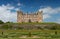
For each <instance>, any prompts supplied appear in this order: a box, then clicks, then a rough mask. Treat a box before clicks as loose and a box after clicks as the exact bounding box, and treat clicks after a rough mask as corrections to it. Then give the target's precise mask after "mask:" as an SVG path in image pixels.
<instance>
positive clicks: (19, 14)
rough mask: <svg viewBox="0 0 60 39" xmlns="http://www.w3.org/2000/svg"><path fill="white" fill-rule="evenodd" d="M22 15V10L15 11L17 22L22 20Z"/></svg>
mask: <svg viewBox="0 0 60 39" xmlns="http://www.w3.org/2000/svg"><path fill="white" fill-rule="evenodd" d="M22 15H23V12H22V11H17V22H22Z"/></svg>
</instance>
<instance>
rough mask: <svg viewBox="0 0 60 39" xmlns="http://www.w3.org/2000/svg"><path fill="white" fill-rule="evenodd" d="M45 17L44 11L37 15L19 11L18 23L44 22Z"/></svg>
mask: <svg viewBox="0 0 60 39" xmlns="http://www.w3.org/2000/svg"><path fill="white" fill-rule="evenodd" d="M42 21H43V15H42V11H40V12H39V11H38V12H36V13H30V14H29V13H23V12H22V11H17V22H19V23H22V22H42Z"/></svg>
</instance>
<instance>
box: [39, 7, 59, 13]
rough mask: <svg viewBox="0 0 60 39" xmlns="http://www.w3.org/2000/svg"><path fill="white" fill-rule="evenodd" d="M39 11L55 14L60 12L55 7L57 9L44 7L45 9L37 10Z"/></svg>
mask: <svg viewBox="0 0 60 39" xmlns="http://www.w3.org/2000/svg"><path fill="white" fill-rule="evenodd" d="M41 10H42V11H43V13H47V14H55V13H58V12H60V7H57V8H52V7H45V8H42V9H39V11H41Z"/></svg>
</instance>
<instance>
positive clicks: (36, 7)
mask: <svg viewBox="0 0 60 39" xmlns="http://www.w3.org/2000/svg"><path fill="white" fill-rule="evenodd" d="M17 10H21V11H23V12H25V13H26V12H29V13H30V12H37V11H41V10H42V11H43V19H44V22H58V23H60V0H0V16H1V17H0V20H3V21H4V22H7V21H12V22H16V20H17V19H16V18H17V17H16V11H17ZM13 18H14V19H13Z"/></svg>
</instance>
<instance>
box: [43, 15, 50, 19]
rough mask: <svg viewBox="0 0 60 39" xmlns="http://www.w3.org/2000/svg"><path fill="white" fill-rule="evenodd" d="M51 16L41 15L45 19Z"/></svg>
mask: <svg viewBox="0 0 60 39" xmlns="http://www.w3.org/2000/svg"><path fill="white" fill-rule="evenodd" d="M50 17H51V16H50V15H49V14H44V15H43V19H47V18H50Z"/></svg>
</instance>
